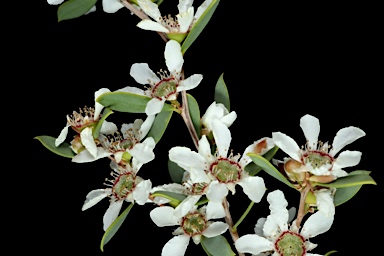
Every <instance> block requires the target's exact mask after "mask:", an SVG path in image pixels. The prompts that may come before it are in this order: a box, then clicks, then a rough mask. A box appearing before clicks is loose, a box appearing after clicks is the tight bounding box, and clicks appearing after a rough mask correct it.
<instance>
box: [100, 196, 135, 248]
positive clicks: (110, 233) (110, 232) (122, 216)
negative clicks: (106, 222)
mask: <svg viewBox="0 0 384 256" xmlns="http://www.w3.org/2000/svg"><path fill="white" fill-rule="evenodd" d="M133 205H134V203H131V204H130V205H129V206H128V207H127V209H125V210H124V212H123V213H122V214H120V216H119V217H117V219H116V220H115V221H114V222H113V223H112V224H111V226H109V228H107V230H106V231H105V233H104V235H103V238H102V239H101V243H100V249H101V251H102V252H104V245H106V244H107V243H108V242H109V240H111V238H112V237H113V236H114V235H115V234H116V232H117V231H118V230H119V228H120V227H121V225H122V224H123V222H124V220H125V219H126V218H127V215H128V213H129V212H130V211H131V209H132V207H133Z"/></svg>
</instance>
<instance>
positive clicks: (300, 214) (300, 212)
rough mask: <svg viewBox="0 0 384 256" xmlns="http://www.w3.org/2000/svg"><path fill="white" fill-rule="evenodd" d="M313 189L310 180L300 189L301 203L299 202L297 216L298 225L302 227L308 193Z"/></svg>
mask: <svg viewBox="0 0 384 256" xmlns="http://www.w3.org/2000/svg"><path fill="white" fill-rule="evenodd" d="M309 190H311V184H310V183H309V182H306V183H305V187H304V189H303V190H301V191H300V204H299V210H298V212H297V218H296V227H297V228H300V224H301V221H302V220H303V218H304V215H305V214H306V212H305V200H306V198H307V194H308V192H309Z"/></svg>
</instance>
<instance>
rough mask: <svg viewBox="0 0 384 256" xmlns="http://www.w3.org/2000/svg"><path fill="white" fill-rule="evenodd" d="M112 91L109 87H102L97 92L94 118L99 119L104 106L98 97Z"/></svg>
mask: <svg viewBox="0 0 384 256" xmlns="http://www.w3.org/2000/svg"><path fill="white" fill-rule="evenodd" d="M106 92H110V90H109V89H108V88H101V89H99V90H97V91H96V92H95V113H94V117H93V119H94V120H97V119H98V118H99V115H100V113H101V110H103V108H104V106H103V105H101V104H100V103H99V102H97V101H96V100H97V98H98V97H99V96H100V95H102V94H103V93H106Z"/></svg>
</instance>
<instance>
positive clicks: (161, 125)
mask: <svg viewBox="0 0 384 256" xmlns="http://www.w3.org/2000/svg"><path fill="white" fill-rule="evenodd" d="M172 114H173V112H172V111H164V110H163V111H161V112H160V113H159V114H157V115H156V117H155V120H154V121H153V124H152V127H151V129H150V130H149V132H148V135H147V137H152V138H153V139H154V140H155V142H156V143H157V142H159V140H160V139H161V137H162V136H163V134H164V132H165V129H166V128H167V126H168V123H169V121H170V120H171V117H172Z"/></svg>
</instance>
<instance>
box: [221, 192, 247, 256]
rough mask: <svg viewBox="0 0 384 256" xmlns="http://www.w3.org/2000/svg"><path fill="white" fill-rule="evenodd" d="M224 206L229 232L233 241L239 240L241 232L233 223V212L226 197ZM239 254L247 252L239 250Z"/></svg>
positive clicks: (242, 254) (241, 255)
mask: <svg viewBox="0 0 384 256" xmlns="http://www.w3.org/2000/svg"><path fill="white" fill-rule="evenodd" d="M223 207H224V210H225V217H224V218H225V222H227V224H228V226H229V228H228V230H229V233H230V234H231V237H232V240H233V243H235V242H236V241H237V239H239V234H238V233H237V229H236V227H234V225H233V221H232V217H231V213H230V212H229V208H228V202H227V198H226V197H225V198H224V200H223ZM248 208H249V207H248ZM239 256H245V254H244V253H240V252H239Z"/></svg>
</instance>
